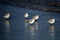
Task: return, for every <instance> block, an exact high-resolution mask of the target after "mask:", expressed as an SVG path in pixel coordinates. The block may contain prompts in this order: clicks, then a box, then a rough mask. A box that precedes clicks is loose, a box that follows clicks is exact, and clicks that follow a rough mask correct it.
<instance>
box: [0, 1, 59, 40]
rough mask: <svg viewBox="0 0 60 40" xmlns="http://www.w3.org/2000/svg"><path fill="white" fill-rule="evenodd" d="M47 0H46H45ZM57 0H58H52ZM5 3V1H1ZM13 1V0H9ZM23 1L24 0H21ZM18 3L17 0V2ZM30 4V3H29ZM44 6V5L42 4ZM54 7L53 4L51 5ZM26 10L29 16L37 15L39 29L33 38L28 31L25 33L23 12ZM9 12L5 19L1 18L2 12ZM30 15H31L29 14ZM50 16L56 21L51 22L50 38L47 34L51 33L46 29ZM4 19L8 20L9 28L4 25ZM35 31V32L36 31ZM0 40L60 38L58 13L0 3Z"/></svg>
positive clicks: (57, 39) (48, 39)
mask: <svg viewBox="0 0 60 40" xmlns="http://www.w3.org/2000/svg"><path fill="white" fill-rule="evenodd" d="M46 1H47V0H46ZM53 1H59V0H53ZM1 2H4V3H6V1H2V0H1ZM9 2H10V3H13V1H9ZM21 2H23V3H24V1H21ZM17 3H18V2H17ZM31 5H32V4H31ZM42 7H45V6H42ZM53 7H55V6H53ZM26 12H28V13H29V14H30V16H29V18H32V17H33V16H34V15H39V16H40V18H39V19H38V22H39V30H38V35H37V37H35V36H34V39H29V38H30V37H29V36H28V37H27V35H29V33H28V34H27V35H26V34H25V33H26V32H25V24H24V20H25V18H24V14H25V13H26ZM6 13H10V14H11V17H10V18H9V19H7V20H5V19H4V18H3V16H4V14H6ZM31 15H32V16H31ZM50 18H54V19H56V22H55V23H54V24H53V25H54V28H55V32H54V33H53V34H54V35H55V36H54V38H52V37H51V36H49V35H50V34H51V33H50V32H49V31H48V30H49V28H48V27H49V26H50V24H49V23H48V22H47V21H48V20H49V19H50ZM5 21H8V22H9V28H7V26H6V25H5V24H6V23H5ZM36 33H37V32H36ZM35 38H37V39H35ZM0 40H60V13H59V12H52V11H42V10H36V9H35V10H34V9H29V8H28V9H27V8H25V7H24V8H22V7H21V6H15V5H11V4H8V5H7V4H0Z"/></svg>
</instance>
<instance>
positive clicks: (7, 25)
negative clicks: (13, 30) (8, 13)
mask: <svg viewBox="0 0 60 40" xmlns="http://www.w3.org/2000/svg"><path fill="white" fill-rule="evenodd" d="M4 26H5V27H4V30H5V32H10V22H9V21H8V20H4Z"/></svg>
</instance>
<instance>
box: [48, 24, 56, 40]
mask: <svg viewBox="0 0 60 40" xmlns="http://www.w3.org/2000/svg"><path fill="white" fill-rule="evenodd" d="M49 35H50V39H51V40H54V37H55V28H54V26H53V25H50V26H49Z"/></svg>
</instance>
